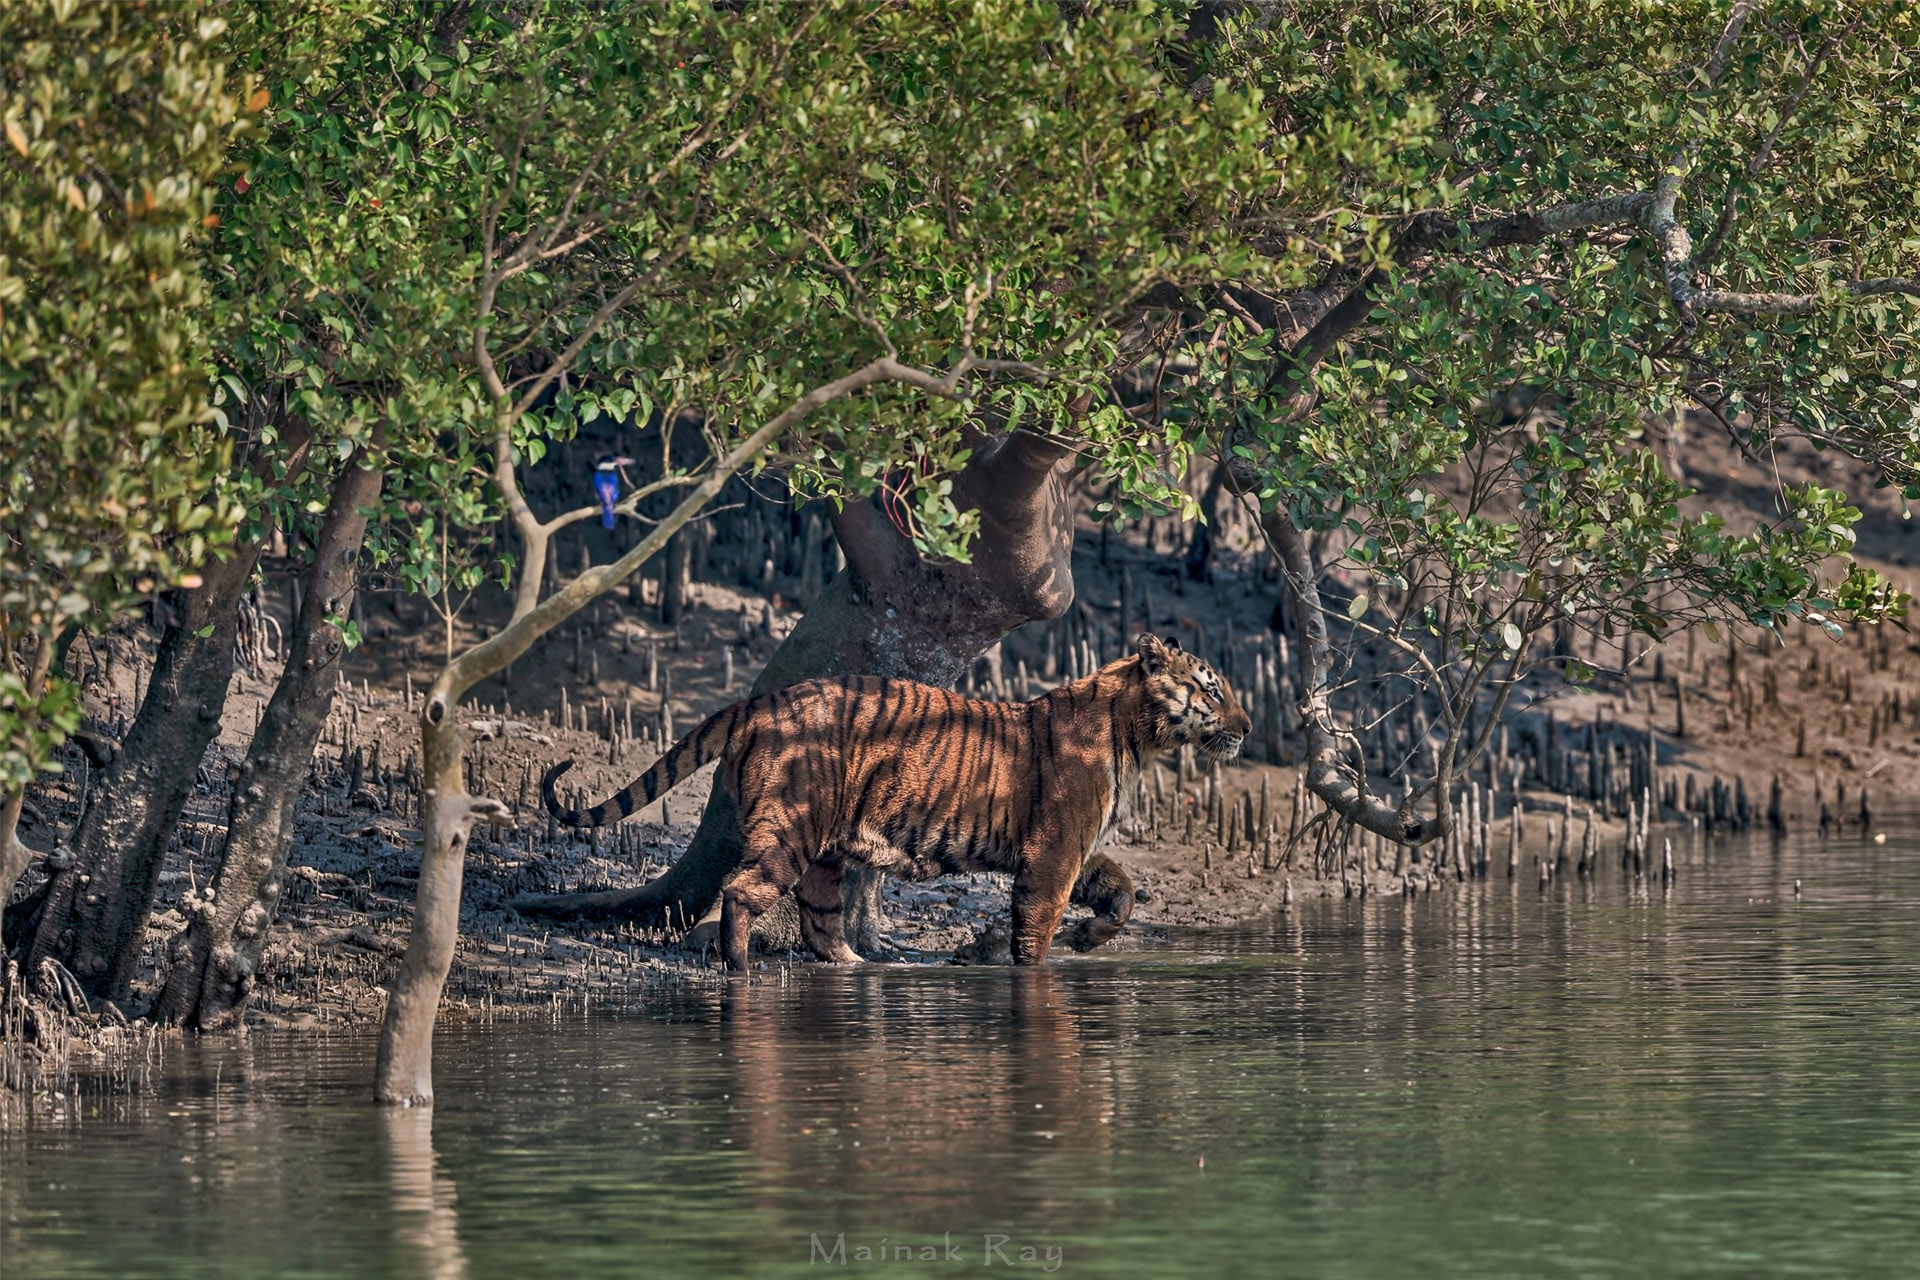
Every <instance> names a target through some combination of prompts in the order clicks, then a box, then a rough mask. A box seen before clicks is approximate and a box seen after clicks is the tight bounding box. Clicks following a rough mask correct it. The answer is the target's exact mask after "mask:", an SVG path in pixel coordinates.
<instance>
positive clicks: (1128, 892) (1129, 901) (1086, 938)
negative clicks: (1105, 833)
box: [1054, 853, 1133, 951]
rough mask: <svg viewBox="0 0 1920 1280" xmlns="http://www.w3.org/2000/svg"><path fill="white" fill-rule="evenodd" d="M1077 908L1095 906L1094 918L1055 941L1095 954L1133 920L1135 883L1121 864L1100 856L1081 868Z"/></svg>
mask: <svg viewBox="0 0 1920 1280" xmlns="http://www.w3.org/2000/svg"><path fill="white" fill-rule="evenodd" d="M1072 901H1073V903H1074V905H1075V906H1081V907H1092V908H1093V917H1092V918H1091V919H1089V920H1079V921H1076V922H1074V923H1073V924H1071V925H1068V926H1067V927H1066V928H1065V929H1062V930H1061V931H1060V936H1059V937H1057V938H1056V939H1054V941H1056V942H1063V943H1065V944H1066V945H1067V946H1069V947H1072V948H1073V949H1074V950H1075V951H1091V950H1093V949H1094V948H1095V947H1097V946H1099V945H1100V944H1101V943H1103V942H1106V941H1107V940H1108V939H1110V938H1112V937H1113V936H1114V935H1115V934H1117V933H1119V932H1120V930H1121V929H1123V928H1125V927H1126V924H1127V921H1128V920H1130V919H1132V918H1133V881H1131V880H1129V879H1127V873H1126V872H1124V871H1122V870H1121V869H1120V864H1119V863H1117V862H1115V861H1114V860H1113V859H1112V858H1109V857H1108V856H1107V855H1106V854H1104V853H1096V854H1094V855H1093V856H1092V857H1091V858H1088V859H1087V865H1086V866H1085V867H1083V868H1081V871H1080V878H1079V880H1077V881H1075V882H1074V886H1073V898H1072Z"/></svg>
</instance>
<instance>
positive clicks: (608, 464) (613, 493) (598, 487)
mask: <svg viewBox="0 0 1920 1280" xmlns="http://www.w3.org/2000/svg"><path fill="white" fill-rule="evenodd" d="M632 465H633V459H632V458H626V457H622V456H620V455H619V454H617V453H603V454H601V455H600V457H599V460H598V461H596V462H595V463H594V464H593V491H594V493H596V494H598V495H599V498H600V527H601V528H602V529H611V528H613V526H614V523H615V521H614V515H613V504H614V503H616V502H618V501H620V468H622V467H630V466H632Z"/></svg>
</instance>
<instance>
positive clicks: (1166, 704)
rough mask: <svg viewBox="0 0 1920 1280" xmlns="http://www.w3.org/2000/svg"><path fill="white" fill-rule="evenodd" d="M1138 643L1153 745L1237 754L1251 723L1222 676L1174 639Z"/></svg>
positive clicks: (1148, 639)
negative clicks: (1183, 746)
mask: <svg viewBox="0 0 1920 1280" xmlns="http://www.w3.org/2000/svg"><path fill="white" fill-rule="evenodd" d="M1135 644H1136V645H1138V647H1139V649H1140V672H1141V675H1142V676H1143V677H1144V678H1145V680H1146V686H1147V698H1146V715H1147V719H1148V722H1149V724H1150V725H1151V726H1152V729H1153V735H1154V741H1155V743H1156V744H1157V745H1158V746H1160V747H1163V748H1164V747H1177V746H1181V745H1183V744H1185V743H1189V742H1191V743H1192V744H1193V745H1195V746H1196V747H1199V748H1200V749H1201V750H1202V751H1204V752H1206V753H1207V754H1208V755H1212V756H1221V757H1223V758H1230V757H1233V756H1236V755H1238V754H1239V753H1240V744H1241V743H1243V742H1245V741H1246V740H1247V734H1249V733H1251V732H1252V731H1253V721H1252V720H1250V719H1248V718H1247V713H1246V712H1245V711H1242V710H1241V709H1240V704H1239V702H1238V701H1236V700H1235V699H1234V696H1233V690H1231V689H1229V688H1227V682H1226V681H1225V680H1222V679H1221V678H1220V674H1219V673H1218V672H1217V671H1215V670H1214V669H1213V668H1212V667H1211V666H1209V665H1208V664H1207V663H1206V662H1205V661H1203V660H1202V659H1200V658H1198V657H1196V656H1194V655H1193V654H1191V653H1188V652H1187V651H1186V650H1184V649H1182V648H1181V647H1180V642H1179V641H1178V640H1175V639H1174V638H1173V637H1172V636H1168V637H1167V638H1166V639H1164V640H1162V639H1161V638H1160V637H1159V636H1156V635H1152V634H1149V633H1144V632H1143V633H1142V634H1141V636H1140V638H1139V639H1138V640H1137V641H1135Z"/></svg>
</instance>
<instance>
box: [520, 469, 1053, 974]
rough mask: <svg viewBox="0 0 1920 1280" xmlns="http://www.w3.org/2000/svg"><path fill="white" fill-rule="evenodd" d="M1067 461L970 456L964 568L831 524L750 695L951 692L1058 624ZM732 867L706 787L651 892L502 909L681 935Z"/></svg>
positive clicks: (874, 883)
mask: <svg viewBox="0 0 1920 1280" xmlns="http://www.w3.org/2000/svg"><path fill="white" fill-rule="evenodd" d="M1068 456H1069V451H1068V450H1067V448H1066V447H1065V446H1062V445H1059V444H1056V443H1053V442H1051V441H1048V440H1043V439H1041V438H1040V437H1038V436H1032V435H1026V434H1024V433H1023V434H1016V435H1013V436H1010V437H1006V438H1004V439H1002V440H1001V441H999V442H998V443H997V444H995V445H993V446H992V447H989V448H985V449H983V450H981V451H980V452H978V453H977V454H976V455H975V458H974V460H973V461H972V462H971V463H969V464H968V466H967V467H966V469H965V470H963V471H962V472H961V473H960V475H959V476H958V477H956V478H955V482H954V502H955V504H956V505H957V506H959V507H960V508H962V509H963V510H964V509H967V508H975V509H978V511H979V512H980V533H979V536H978V537H977V538H976V539H975V541H974V544H973V548H972V563H971V564H948V565H938V564H930V563H928V562H926V561H924V560H922V559H920V558H919V557H918V556H917V555H915V554H914V551H913V547H912V544H910V543H909V542H908V541H907V540H906V539H905V538H902V537H901V536H900V535H899V533H897V532H896V531H895V530H894V529H893V527H892V526H891V525H890V524H889V523H888V522H887V520H886V518H885V517H884V516H882V515H881V514H880V512H879V510H878V509H877V508H876V507H874V506H873V504H871V503H850V504H848V505H847V506H846V507H845V508H843V509H842V510H841V512H840V514H839V515H838V516H837V517H836V518H835V521H834V529H835V532H836V534H837V535H838V536H839V539H840V545H841V550H842V551H843V552H844V553H845V555H846V558H847V567H846V568H845V569H843V570H842V571H841V572H840V573H839V574H837V575H835V577H834V579H833V581H832V582H830V583H829V584H828V585H827V589H826V590H825V591H824V592H823V593H822V594H821V595H820V598H819V599H818V600H816V601H815V602H814V603H813V604H812V605H811V606H810V607H809V608H808V609H807V611H806V613H805V615H804V616H802V618H801V619H800V622H799V625H798V626H796V627H795V628H794V629H793V633H792V634H791V635H789V636H788V637H787V639H786V641H785V643H783V644H782V645H781V646H780V648H779V649H778V650H776V651H775V652H774V655H773V657H772V658H771V659H769V660H768V662H767V665H766V667H765V669H764V670H762V671H761V672H760V676H759V678H758V679H757V680H755V681H754V686H753V691H754V692H755V693H760V692H764V691H766V690H770V689H779V688H782V687H784V686H786V685H789V684H792V683H794V682H795V681H798V680H806V679H811V678H813V677H816V676H831V675H851V674H860V675H885V676H897V677H900V678H902V679H911V680H918V681H921V682H923V683H926V684H933V685H951V684H953V683H954V682H955V681H956V680H958V679H959V677H960V676H961V674H962V673H963V672H965V671H966V669H967V667H968V665H969V664H970V663H972V662H973V660H974V659H975V658H977V657H979V656H980V654H981V653H982V652H984V651H985V650H986V649H987V648H989V647H991V646H992V645H993V644H994V643H995V642H997V641H999V640H1000V639H1002V638H1003V637H1005V636H1006V635H1007V634H1009V633H1010V632H1012V631H1015V630H1017V629H1018V628H1020V627H1022V626H1025V625H1026V624H1027V623H1029V622H1036V621H1041V620H1045V619H1048V618H1057V617H1059V616H1060V615H1061V614H1063V613H1065V612H1066V611H1067V608H1068V607H1069V606H1070V605H1071V604H1072V603H1073V509H1072V504H1071V503H1070V501H1069V500H1068V497H1067V493H1066V471H1065V466H1064V465H1063V464H1064V463H1065V460H1066V459H1067V458H1068ZM740 853H741V841H740V832H739V812H738V809H737V806H736V802H735V799H734V797H733V796H732V795H731V794H730V793H729V792H728V790H727V789H726V787H724V786H722V785H716V786H715V787H714V790H713V796H712V799H711V800H709V801H708V803H707V809H706V812H705V813H704V814H703V815H702V816H701V819H700V828H699V830H698V832H696V833H695V835H694V838H693V842H692V843H691V844H689V845H688V846H687V851H686V852H685V853H684V854H682V855H681V857H680V859H679V860H678V861H677V862H675V863H674V865H673V866H672V867H671V868H670V869H669V870H668V871H667V872H665V873H664V874H663V875H661V876H659V877H657V878H656V879H654V880H653V881H651V882H649V883H647V884H645V885H641V886H639V887H638V888H634V889H623V890H615V891H612V892H607V893H587V894H560V895H554V896H546V897H536V898H523V899H520V900H518V901H517V902H516V903H515V904H514V905H515V906H516V907H518V908H519V909H521V910H523V911H528V912H537V913H540V914H546V915H563V916H584V917H587V918H592V919H625V920H633V921H635V922H637V923H642V924H646V925H651V926H656V927H659V926H664V927H669V928H671V927H684V926H687V925H691V924H692V923H693V922H695V921H697V920H699V919H700V918H701V916H702V915H704V914H705V913H706V911H707V909H708V908H709V907H711V906H712V905H713V902H714V900H715V898H717V897H718V896H719V892H720V885H721V882H722V881H723V880H724V879H725V878H726V876H727V875H728V873H729V872H731V871H732V870H733V868H734V867H735V866H736V865H738V863H739V860H740ZM849 872H850V873H849V875H848V877H847V895H848V899H849V907H850V914H851V916H852V919H851V920H850V921H849V923H850V925H851V926H852V930H853V934H854V936H853V938H852V941H853V942H854V945H855V946H856V947H858V948H860V949H861V950H865V951H871V950H872V949H873V944H874V941H875V940H874V938H873V937H872V936H871V934H872V927H871V925H872V921H873V919H874V912H873V909H872V902H873V897H874V894H875V892H876V891H877V888H878V885H879V876H878V875H877V874H872V875H858V874H853V870H852V869H849ZM863 921H864V922H866V926H867V927H866V928H865V929H864V930H863V929H862V922H863ZM863 931H864V932H865V933H866V934H867V935H868V936H867V937H865V938H864V939H863V938H861V937H860V934H861V933H862V932H863Z"/></svg>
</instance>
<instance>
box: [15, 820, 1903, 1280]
mask: <svg viewBox="0 0 1920 1280" xmlns="http://www.w3.org/2000/svg"><path fill="white" fill-rule="evenodd" d="M1796 879H1798V880H1801V881H1802V882H1803V885H1804V887H1803V890H1802V894H1801V896H1799V897H1798V898H1796V896H1795V893H1794V887H1793V886H1794V881H1795V880H1796ZM1916 925H1920V839H1908V838H1903V837H1898V836H1896V837H1895V838H1894V839H1892V840H1890V841H1889V842H1888V843H1887V844H1885V845H1879V846H1876V845H1872V844H1866V843H1857V842H1855V841H1853V840H1851V839H1849V840H1847V841H1844V842H1842V841H1829V842H1824V843H1822V842H1816V841H1811V840H1809V841H1804V842H1797V843H1793V844H1789V845H1786V846H1784V847H1783V846H1776V845H1774V844H1773V843H1771V842H1770V841H1766V840H1757V841H1754V842H1752V843H1750V844H1749V843H1745V842H1741V843H1737V844H1730V845H1712V846H1708V847H1703V848H1698V849H1690V850H1689V851H1688V854H1687V856H1686V857H1685V858H1684V859H1683V864H1682V875H1681V878H1680V880H1679V882H1678V883H1677V884H1676V885H1675V886H1674V888H1673V889H1672V890H1671V892H1663V890H1662V888H1661V886H1660V885H1659V883H1658V882H1657V881H1655V882H1653V883H1652V884H1650V885H1645V886H1634V885H1633V884H1632V883H1631V882H1623V881H1622V880H1621V879H1620V878H1619V877H1618V875H1617V873H1614V872H1612V871H1611V869H1610V870H1609V876H1608V878H1604V879H1603V880H1602V881H1601V882H1600V883H1598V884H1597V885H1586V884H1581V883H1579V882H1570V883H1562V884H1558V885H1556V886H1555V887H1554V888H1553V889H1552V890H1551V891H1550V892H1548V893H1547V894H1546V895H1544V896H1543V895H1541V894H1540V893H1539V892H1538V891H1537V889H1536V887H1535V885H1534V884H1533V883H1532V882H1531V881H1527V882H1523V883H1521V884H1518V885H1515V884H1512V883H1510V882H1508V881H1507V880H1505V879H1504V878H1496V879H1495V880H1494V881H1492V882H1491V883H1489V884H1486V885H1478V886H1475V885H1468V886H1462V887H1460V888H1457V889H1455V890H1452V891H1449V892H1447V893H1444V894H1438V895H1433V896H1430V897H1426V898H1422V899H1419V900H1416V901H1412V902H1408V901H1403V900H1400V899H1375V900H1371V901H1367V902H1364V903H1362V902H1344V901H1335V902H1322V903H1309V904H1304V905H1303V906H1302V907H1301V908H1300V909H1298V910H1296V911H1295V912H1293V913H1292V914H1291V915H1289V916H1287V917H1285V918H1282V919H1280V920H1279V921H1277V922H1275V923H1272V924H1270V925H1261V926H1257V927H1252V928H1245V929H1239V930H1235V931H1233V932H1231V933H1209V934H1196V935H1189V936H1186V937H1182V938H1176V939H1175V940H1174V941H1173V942H1172V944H1171V945H1168V946H1164V947H1155V948H1147V949H1141V950H1134V951H1129V952H1116V953H1113V954H1110V955H1095V956H1092V957H1087V958H1075V959H1072V960H1070V961H1067V962H1063V963H1059V964H1055V965H1050V966H1048V967H1046V968H1045V969H1043V970H1041V971H1034V972H1020V971H1012V970H1004V969H1000V970H990V969H956V968H949V967H945V966H936V965H874V966H867V967H864V968H860V969H855V970H836V969H827V968H821V967H813V966H803V967H799V968H796V969H794V970H792V971H791V973H790V974H789V975H788V976H787V977H785V978H779V977H775V978H772V979H768V980H762V981H759V982H756V983H754V984H753V985H752V986H750V987H748V986H744V985H742V984H727V983H724V982H716V983H714V984H713V985H712V987H711V988H707V989H689V990H683V991H679V992H676V993H674V994H671V995H668V996H666V997H663V998H661V999H659V1000H657V1001H655V1002H652V1003H649V1004H648V1005H645V1006H643V1007H637V1008H633V1009H627V1010H621V1011H616V1012H611V1013H606V1014H600V1013H596V1014H595V1015H594V1016H593V1017H591V1018H587V1019H582V1018H580V1017H578V1016H569V1017H567V1018H564V1019H560V1020H557V1021H555V1020H545V1019H542V1020H535V1021H514V1022H508V1021H499V1022H496V1023H495V1024H493V1025H492V1026H490V1027H489V1026H471V1027H464V1028H453V1029H449V1030H446V1031H443V1033H442V1035H441V1037H440V1040H439V1051H438V1063H439V1066H438V1070H437V1086H438V1089H439V1092H440V1097H441V1101H440V1104H439V1106H438V1107H437V1108H436V1109H435V1111H434V1113H433V1115H432V1116H431V1117H430V1118H429V1117H427V1116H425V1115H421V1114H413V1113H409V1114H402V1115H398V1116H391V1115H385V1114H383V1113H381V1112H380V1111H378V1110H376V1109H375V1108H373V1107H372V1106H370V1105H369V1104H368V1103H367V1102H366V1101H365V1097H366V1089H367V1081H368V1077H369V1064H370V1060H371V1054H372V1044H371V1040H370V1039H369V1038H366V1037H362V1036H331V1037H316V1036H309V1035H292V1034H285V1035H256V1036H254V1037H253V1039H252V1041H251V1043H248V1044H244V1045H235V1044H231V1043H222V1042H208V1043H203V1044H189V1045H187V1046H185V1047H180V1048H176V1049H173V1050H171V1051H170V1053H169V1056H168V1059H167V1061H166V1063H165V1065H164V1069H163V1070H161V1071H160V1072H159V1073H158V1075H157V1076H156V1078H155V1080H154V1084H153V1088H152V1090H151V1092H149V1093H147V1094H146V1095H144V1096H140V1097H136V1098H131V1099H108V1100H102V1101H100V1102H99V1103H98V1105H97V1106H96V1105H95V1104H93V1103H91V1102H90V1103H89V1104H88V1106H87V1107H86V1108H85V1111H86V1112H87V1114H85V1115H83V1116H82V1117H81V1118H79V1119H77V1120H67V1121H64V1122H51V1121H48V1120H46V1119H44V1118H42V1119H38V1120H32V1121H23V1120H21V1119H19V1118H18V1117H17V1116H16V1119H15V1121H14V1123H13V1124H12V1126H11V1127H10V1128H9V1129H8V1130H7V1131H5V1132H0V1277H4V1278H5V1280H15V1278H16V1277H22V1278H26V1277H33V1278H35V1280H38V1278H43V1277H44V1278H49V1280H50V1278H52V1277H65V1276H90V1277H91V1276H99V1277H136V1276H169V1277H172V1276H179V1277H196V1278H197V1277H241V1276H315V1277H318V1276H328V1277H332V1276H350V1277H361V1276H366V1277H385V1276H395V1277H412V1276H444V1277H457V1276H471V1277H494V1276H500V1277H513V1278H515V1280H521V1278H527V1277H542V1276H564V1277H599V1276H655V1275H659V1276H683V1275H684V1276H695V1275H698V1276H798V1275H816V1276H818V1275H824V1274H834V1273H845V1274H863V1275H874V1276H882V1275H885V1276H908V1277H945V1276H961V1275H975V1274H990V1275H999V1274H1045V1273H1047V1272H1048V1270H1049V1269H1051V1273H1052V1274H1056V1275H1068V1276H1115V1277H1132V1276H1139V1277H1148V1276H1154V1277H1159V1276H1209V1277H1212V1276H1221V1277H1226V1276H1260V1277H1266V1276H1331V1277H1347V1276H1352V1277H1372V1276H1382V1277H1391V1276H1473V1277H1484V1276H1529V1277H1531V1276H1596V1277H1600V1276H1622V1277H1627V1276H1633V1277H1638V1276H1741V1277H1746V1276H1761V1275H1767V1276H1772V1275H1781V1276H1788V1275H1791V1276H1847V1277H1853V1276H1874V1275H1890V1276H1891V1275H1914V1274H1920V1052H1917V1050H1920V930H1917V929H1916ZM843 1237H844V1242H843ZM816 1238H817V1243H816ZM990 1245H992V1246H995V1247H993V1248H989V1246H990ZM903 1248H904V1249H907V1250H909V1251H910V1254H911V1256H908V1257H902V1256H900V1255H899V1250H901V1249H903ZM862 1250H866V1251H867V1255H868V1257H873V1256H874V1255H875V1254H876V1252H878V1253H880V1254H882V1255H883V1256H884V1257H885V1258H886V1261H880V1260H878V1259H877V1258H874V1260H868V1259H867V1258H864V1257H863V1256H862V1253H861V1251H862ZM1023 1250H1031V1251H1032V1253H1031V1256H1030V1257H1023V1252H1022V1251H1023Z"/></svg>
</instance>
